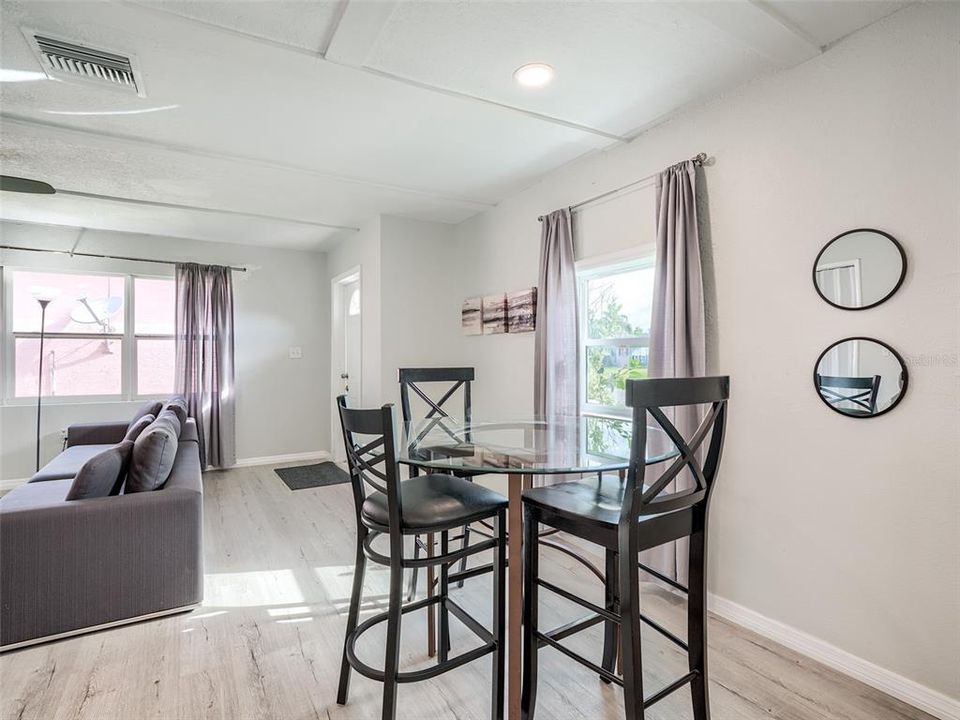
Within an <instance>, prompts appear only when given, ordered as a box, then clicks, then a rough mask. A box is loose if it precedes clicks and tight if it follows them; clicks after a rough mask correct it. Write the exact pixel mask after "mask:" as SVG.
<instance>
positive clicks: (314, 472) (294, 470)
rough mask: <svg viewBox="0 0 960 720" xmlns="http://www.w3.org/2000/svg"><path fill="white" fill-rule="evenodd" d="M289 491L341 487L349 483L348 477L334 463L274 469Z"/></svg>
mask: <svg viewBox="0 0 960 720" xmlns="http://www.w3.org/2000/svg"><path fill="white" fill-rule="evenodd" d="M273 471H274V472H275V473H276V474H277V475H279V476H280V479H281V480H283V482H285V483H286V485H287V487H288V488H290V489H291V490H304V489H305V488H315V487H324V486H326V485H342V484H343V483H348V482H350V475H349V474H348V473H347V472H345V471H344V470H343V469H342V468H340V467H339V466H338V465H337V464H336V463H332V462H322V463H317V464H316V465H298V466H297V467H286V468H274V469H273Z"/></svg>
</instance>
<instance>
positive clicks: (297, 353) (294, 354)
mask: <svg viewBox="0 0 960 720" xmlns="http://www.w3.org/2000/svg"><path fill="white" fill-rule="evenodd" d="M302 357H303V348H302V347H299V346H297V347H291V348H290V359H291V360H299V359H300V358H302Z"/></svg>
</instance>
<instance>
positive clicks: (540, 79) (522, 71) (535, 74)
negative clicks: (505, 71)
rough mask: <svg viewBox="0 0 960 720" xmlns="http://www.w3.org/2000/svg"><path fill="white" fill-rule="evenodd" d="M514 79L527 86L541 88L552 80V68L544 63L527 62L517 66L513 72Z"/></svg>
mask: <svg viewBox="0 0 960 720" xmlns="http://www.w3.org/2000/svg"><path fill="white" fill-rule="evenodd" d="M513 77H514V79H515V80H516V81H517V82H518V83H520V84H521V85H523V86H524V87H529V88H541V87H545V86H546V85H549V84H550V81H551V80H553V68H552V67H550V66H549V65H546V64H545V63H529V64H528V65H523V66H522V67H518V68H517V69H516V71H514V73H513Z"/></svg>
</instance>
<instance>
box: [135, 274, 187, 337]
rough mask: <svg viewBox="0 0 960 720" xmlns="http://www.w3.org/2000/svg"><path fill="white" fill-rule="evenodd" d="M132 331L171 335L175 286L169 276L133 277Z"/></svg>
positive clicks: (141, 333) (138, 333)
mask: <svg viewBox="0 0 960 720" xmlns="http://www.w3.org/2000/svg"><path fill="white" fill-rule="evenodd" d="M133 298H134V308H133V315H134V323H133V325H134V332H135V333H136V334H137V335H173V332H174V330H173V326H174V315H175V305H176V286H175V285H174V282H173V279H171V278H140V277H138V278H134V280H133Z"/></svg>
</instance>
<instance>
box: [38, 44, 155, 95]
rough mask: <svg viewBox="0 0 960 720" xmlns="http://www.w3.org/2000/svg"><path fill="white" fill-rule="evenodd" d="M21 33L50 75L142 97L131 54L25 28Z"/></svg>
mask: <svg viewBox="0 0 960 720" xmlns="http://www.w3.org/2000/svg"><path fill="white" fill-rule="evenodd" d="M24 34H25V35H26V36H27V39H28V40H29V41H30V44H31V46H33V50H34V52H35V53H36V54H37V57H38V58H39V60H40V64H41V65H42V66H43V69H44V71H45V72H46V73H47V75H48V76H49V77H51V78H55V79H59V80H82V81H88V82H90V83H95V84H98V85H103V86H109V87H113V88H117V89H119V90H126V91H127V92H131V93H134V94H136V95H139V96H141V97H143V95H144V91H143V83H142V81H141V80H140V78H139V73H138V72H137V64H136V59H135V58H133V57H132V56H126V55H119V54H117V53H114V52H109V51H107V50H98V49H95V48H90V47H85V46H83V45H78V44H77V43H74V42H69V41H67V40H63V39H60V38H55V37H51V36H49V35H44V34H42V33H34V32H33V31H30V30H26V29H24Z"/></svg>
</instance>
